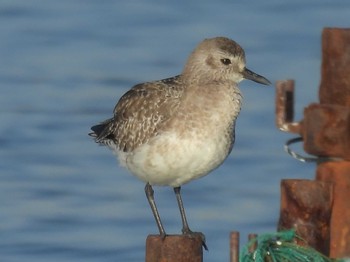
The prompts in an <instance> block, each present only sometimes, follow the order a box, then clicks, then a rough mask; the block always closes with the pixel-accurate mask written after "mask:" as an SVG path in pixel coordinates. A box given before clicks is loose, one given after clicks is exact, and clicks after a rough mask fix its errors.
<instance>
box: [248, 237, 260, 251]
mask: <svg viewBox="0 0 350 262" xmlns="http://www.w3.org/2000/svg"><path fill="white" fill-rule="evenodd" d="M257 237H258V235H257V234H253V233H250V234H248V241H251V240H253V239H256V238H257ZM257 247H258V242H257V241H255V243H254V244H253V245H251V246H250V247H249V253H254V252H255V250H256V248H257Z"/></svg>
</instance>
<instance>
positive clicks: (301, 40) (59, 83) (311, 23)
mask: <svg viewBox="0 0 350 262" xmlns="http://www.w3.org/2000/svg"><path fill="white" fill-rule="evenodd" d="M349 14H350V3H347V2H346V1H319V0H313V1H307V2H306V1H302V0H296V1H290V2H288V3H287V2H286V3H284V2H283V1H279V0H267V1H257V0H256V1H246V2H243V1H241V2H238V1H209V0H203V1H193V0H192V1H191V0H190V1H171V2H170V1H163V2H160V1H154V0H153V1H152V0H151V1H136V0H131V1H112V0H104V1H92V0H84V1H83V0H60V1H39V0H4V1H1V3H0V39H1V41H0V123H1V124H0V261H1V262H3V261H5V262H18V261H26V262H31V261H33V262H34V261H35V262H41V261H46V262H47V261H50V262H54V261H84V262H90V261H91V262H92V261H98V262H103V261H143V260H144V253H145V252H144V249H145V239H146V236H147V235H148V234H153V233H157V228H156V225H155V223H154V221H153V217H152V215H151V211H150V209H149V207H148V204H147V201H146V199H145V196H144V192H143V187H144V185H143V184H142V183H141V182H139V181H138V180H137V179H136V178H134V177H133V176H131V175H129V174H128V173H127V171H125V170H124V169H122V168H120V167H119V166H118V164H117V161H116V160H115V158H114V156H113V155H112V153H111V152H110V151H109V150H107V148H104V147H99V146H97V145H96V144H95V143H94V142H93V141H92V140H91V139H90V137H88V136H87V133H88V132H89V127H90V126H91V125H93V124H95V123H97V122H99V121H101V120H103V119H106V118H108V117H110V116H111V113H112V110H113V107H114V105H115V103H116V102H117V100H118V98H119V97H120V96H121V95H122V94H123V93H124V92H125V91H126V90H128V89H129V88H130V87H131V86H132V85H134V84H136V83H139V82H144V81H151V80H155V79H161V78H165V77H169V76H173V75H176V74H178V73H179V72H181V70H182V66H183V65H184V62H185V60H186V58H187V56H188V54H189V53H190V52H191V51H192V49H193V48H194V47H195V45H196V44H197V43H198V42H200V41H201V40H202V39H204V38H207V37H212V36H221V35H223V36H228V37H230V38H233V39H235V40H236V41H237V42H238V43H240V44H241V45H242V46H243V47H244V48H245V50H246V56H247V66H248V68H250V69H252V70H254V71H256V72H257V73H259V74H262V75H264V76H266V77H268V78H269V79H270V80H271V81H273V82H275V81H276V80H282V79H295V80H296V88H297V94H296V119H297V120H300V119H301V118H302V110H303V107H305V106H307V105H308V104H309V103H311V102H314V101H317V99H318V97H317V96H318V85H319V82H320V62H321V60H320V59H321V51H320V50H321V46H320V43H321V41H320V39H321V32H322V28H323V27H349V25H350V22H349V21H350V20H349ZM241 89H242V92H243V94H244V99H245V100H244V106H243V110H242V113H241V115H240V118H239V120H238V124H237V134H236V135H237V142H236V145H235V148H234V150H233V152H232V154H231V155H230V157H229V158H228V159H227V161H226V162H225V163H224V164H223V165H222V166H221V167H220V168H219V169H217V170H215V171H214V172H212V174H210V175H209V176H207V177H205V178H203V179H200V180H198V181H195V182H192V183H190V184H188V185H185V186H184V187H183V198H184V202H185V207H186V210H187V213H188V220H189V223H190V226H191V227H192V229H193V230H197V231H202V232H204V233H205V234H206V237H207V244H208V246H209V252H205V254H204V260H205V261H228V258H229V241H228V238H229V232H230V231H232V230H238V231H240V232H241V235H242V244H244V243H245V241H246V235H247V234H248V233H251V232H252V233H264V232H273V231H275V229H276V223H277V220H278V216H279V183H280V180H281V179H283V178H310V179H312V178H313V176H314V166H312V165H305V164H302V163H299V162H297V161H295V160H293V159H292V158H290V157H289V156H288V155H286V154H285V153H284V152H283V144H284V142H285V141H286V140H287V139H288V138H291V137H293V135H291V134H285V133H281V132H279V131H278V130H277V129H276V128H275V125H274V87H264V86H260V85H257V84H255V83H252V82H248V81H246V82H243V83H242V84H241ZM155 190H156V200H157V203H158V205H159V209H160V213H161V216H162V218H163V221H164V224H165V227H166V230H167V232H168V233H179V232H180V228H181V223H180V216H179V214H178V210H177V206H176V201H175V197H174V195H173V192H172V190H171V189H170V188H155Z"/></svg>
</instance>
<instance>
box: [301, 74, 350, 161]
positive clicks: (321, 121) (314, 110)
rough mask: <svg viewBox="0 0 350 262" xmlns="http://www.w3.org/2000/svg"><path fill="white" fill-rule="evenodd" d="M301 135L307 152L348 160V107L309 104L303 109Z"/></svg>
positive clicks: (349, 136)
mask: <svg viewBox="0 0 350 262" xmlns="http://www.w3.org/2000/svg"><path fill="white" fill-rule="evenodd" d="M349 74H350V71H349ZM349 84H350V83H349ZM302 136H303V139H304V150H305V151H306V152H308V153H309V154H312V155H316V156H329V157H338V158H344V159H349V160H350V107H349V108H346V107H343V106H338V105H330V104H311V105H309V106H308V107H306V108H305V110H304V120H303V131H302Z"/></svg>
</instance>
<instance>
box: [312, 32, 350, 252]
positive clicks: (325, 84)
mask: <svg viewBox="0 0 350 262" xmlns="http://www.w3.org/2000/svg"><path fill="white" fill-rule="evenodd" d="M322 46H323V48H322V81H321V86H320V93H319V95H320V104H321V105H322V106H326V107H327V106H328V107H329V106H331V108H332V109H331V110H329V109H328V111H331V114H330V116H328V117H329V118H327V120H328V121H324V123H328V125H326V126H325V129H324V131H323V130H321V133H323V137H322V140H323V141H324V144H325V146H326V147H327V148H328V149H329V154H327V155H328V156H332V157H340V158H342V159H343V160H344V161H336V162H326V163H321V164H319V165H318V166H317V176H316V179H317V180H319V181H328V182H331V183H332V184H333V186H334V194H333V213H332V218H331V225H330V226H331V246H330V257H334V258H342V257H348V256H350V201H349V200H350V29H336V28H326V29H324V31H323V34H322ZM328 111H327V112H328ZM331 119H333V122H332V121H330V120H331Z"/></svg>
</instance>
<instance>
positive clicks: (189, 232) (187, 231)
mask: <svg viewBox="0 0 350 262" xmlns="http://www.w3.org/2000/svg"><path fill="white" fill-rule="evenodd" d="M182 234H183V235H185V236H188V237H192V238H195V237H196V236H199V237H200V238H201V239H202V246H203V247H204V249H205V250H207V251H208V247H207V244H206V243H205V235H204V234H203V233H202V232H193V231H192V230H190V229H189V228H184V229H182Z"/></svg>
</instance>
